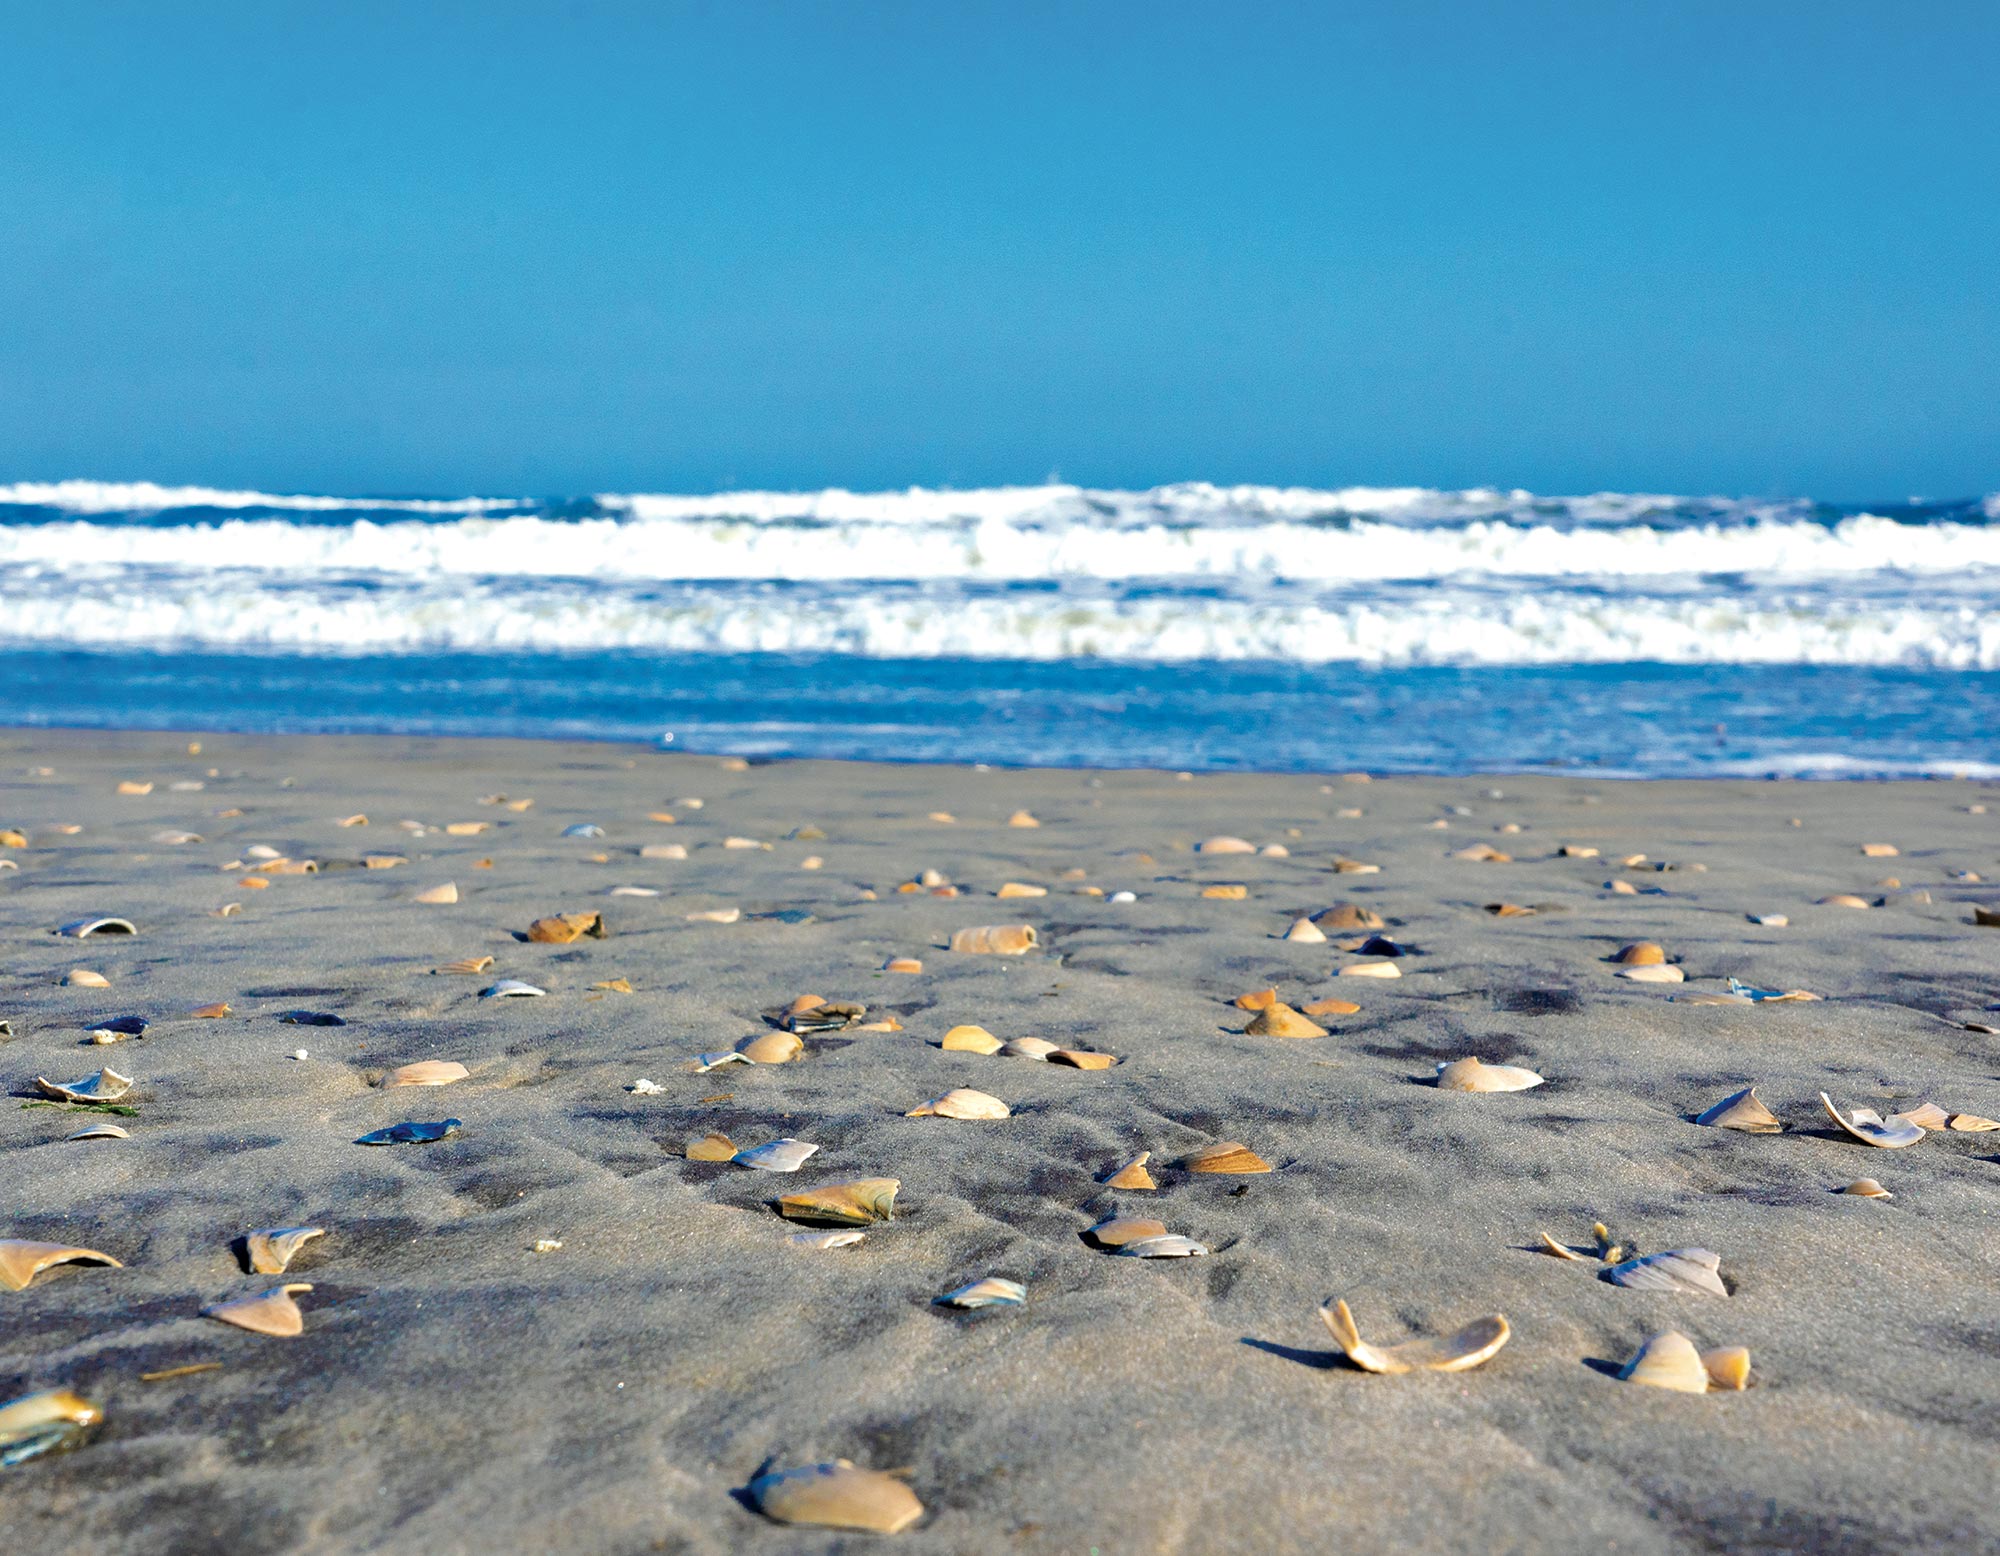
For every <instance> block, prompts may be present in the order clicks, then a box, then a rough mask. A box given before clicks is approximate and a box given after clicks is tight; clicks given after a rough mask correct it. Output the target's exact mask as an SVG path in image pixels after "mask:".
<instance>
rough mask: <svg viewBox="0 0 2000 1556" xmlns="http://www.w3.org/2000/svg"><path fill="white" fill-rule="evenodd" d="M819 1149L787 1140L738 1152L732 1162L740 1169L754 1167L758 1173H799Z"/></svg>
mask: <svg viewBox="0 0 2000 1556" xmlns="http://www.w3.org/2000/svg"><path fill="white" fill-rule="evenodd" d="M818 1149H819V1147H818V1146H816V1145H811V1144H808V1143H807V1142H806V1141H804V1140H793V1139H790V1138H787V1139H783V1140H772V1141H769V1142H768V1143H766V1144H764V1145H758V1146H752V1147H751V1148H750V1149H749V1150H747V1151H738V1152H737V1153H736V1155H735V1156H734V1157H732V1158H731V1160H732V1161H734V1162H735V1163H736V1165H737V1166H739V1167H754V1168H755V1169H756V1170H757V1171H758V1172H797V1171H798V1170H799V1169H800V1168H801V1167H803V1166H804V1165H805V1164H806V1158H807V1157H809V1156H811V1155H812V1154H813V1152H815V1151H817V1150H818Z"/></svg>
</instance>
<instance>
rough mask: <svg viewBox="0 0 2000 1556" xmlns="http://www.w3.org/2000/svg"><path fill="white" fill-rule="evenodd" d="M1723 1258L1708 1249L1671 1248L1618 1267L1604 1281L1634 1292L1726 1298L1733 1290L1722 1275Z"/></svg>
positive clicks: (1606, 1273)
mask: <svg viewBox="0 0 2000 1556" xmlns="http://www.w3.org/2000/svg"><path fill="white" fill-rule="evenodd" d="M1721 1268H1722V1258H1721V1256H1720V1255H1719V1254H1714V1253H1710V1252H1709V1251H1708V1250H1707V1249H1706V1248H1670V1249H1668V1250H1667V1251H1666V1252H1664V1253H1649V1254H1643V1255H1641V1256H1640V1257H1638V1258H1636V1259H1627V1260H1625V1261H1624V1262H1623V1263H1622V1264H1614V1265H1612V1266H1611V1268H1610V1269H1608V1270H1606V1271H1605V1272H1604V1278H1605V1279H1606V1280H1608V1281H1610V1282H1611V1284H1612V1285H1614V1286H1624V1287H1627V1288H1628V1289H1630V1290H1632V1291H1700V1292H1705V1293H1707V1294H1708V1295H1709V1296H1712V1297H1726V1296H1728V1295H1729V1288H1728V1287H1727V1286H1725V1285H1723V1284H1722V1276H1721V1274H1720V1273H1719V1272H1720V1270H1721Z"/></svg>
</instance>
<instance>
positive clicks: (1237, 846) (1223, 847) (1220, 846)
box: [1194, 837, 1257, 854]
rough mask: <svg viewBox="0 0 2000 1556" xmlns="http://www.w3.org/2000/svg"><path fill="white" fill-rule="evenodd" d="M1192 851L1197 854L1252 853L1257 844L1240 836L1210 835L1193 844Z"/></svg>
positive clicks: (1254, 851) (1255, 849)
mask: <svg viewBox="0 0 2000 1556" xmlns="http://www.w3.org/2000/svg"><path fill="white" fill-rule="evenodd" d="M1194 851H1195V852H1196V853H1198V854H1254V853H1256V852H1257V845H1256V844H1255V843H1248V842H1245V841H1244V840H1243V839H1242V838H1240V837H1211V838H1208V839H1206V840H1204V841H1203V842H1199V843H1197V844H1195V845H1194Z"/></svg>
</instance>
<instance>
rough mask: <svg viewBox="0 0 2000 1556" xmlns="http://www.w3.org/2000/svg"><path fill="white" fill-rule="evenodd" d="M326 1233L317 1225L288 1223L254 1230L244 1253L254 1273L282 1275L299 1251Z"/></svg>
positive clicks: (245, 1242)
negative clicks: (287, 1224) (291, 1224)
mask: <svg viewBox="0 0 2000 1556" xmlns="http://www.w3.org/2000/svg"><path fill="white" fill-rule="evenodd" d="M324 1236H326V1229H325V1228H324V1227H317V1226H286V1227H273V1228H268V1229H266V1230H264V1231H261V1232H252V1233H250V1234H249V1235H248V1236H247V1237H245V1238H244V1239H243V1254H244V1257H245V1259H246V1260H247V1261H248V1262H249V1265H250V1270H251V1273H252V1274H256V1275H282V1274H284V1273H285V1270H286V1269H287V1267H289V1266H290V1264H291V1262H292V1260H293V1259H294V1258H296V1257H297V1256H298V1251H299V1250H300V1249H301V1248H303V1247H305V1245H306V1244H307V1243H309V1242H311V1241H312V1240H313V1239H314V1238H315V1237H324Z"/></svg>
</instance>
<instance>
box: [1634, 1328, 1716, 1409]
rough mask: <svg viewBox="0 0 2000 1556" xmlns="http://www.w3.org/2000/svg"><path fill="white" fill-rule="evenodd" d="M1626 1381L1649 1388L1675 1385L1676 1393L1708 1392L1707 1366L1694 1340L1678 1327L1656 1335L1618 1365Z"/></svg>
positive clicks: (1667, 1387)
mask: <svg viewBox="0 0 2000 1556" xmlns="http://www.w3.org/2000/svg"><path fill="white" fill-rule="evenodd" d="M1618 1376H1619V1377H1620V1378H1622V1379H1624V1380H1625V1381H1626V1382H1627V1383H1644V1384H1646V1385H1647V1386H1648V1387H1650V1388H1656V1389H1672V1390H1673V1391H1674V1392H1675V1393H1677V1394H1706V1393H1707V1392H1708V1368H1707V1367H1706V1366H1704V1365H1703V1363H1702V1359H1701V1352H1700V1351H1698V1350H1696V1349H1695V1347H1694V1341H1692V1340H1690V1339H1689V1338H1688V1337H1687V1336H1686V1335H1684V1334H1682V1333H1681V1332H1680V1331H1679V1330H1678V1329H1669V1330H1666V1331H1665V1332H1663V1333H1661V1334H1656V1335H1653V1336H1652V1337H1651V1338H1650V1339H1648V1340H1647V1341H1646V1343H1645V1344H1643V1345H1641V1346H1640V1347H1639V1349H1638V1350H1637V1351H1635V1352H1633V1354H1632V1359H1631V1360H1630V1361H1628V1362H1626V1363H1625V1365H1624V1366H1622V1367H1620V1368H1619V1369H1618Z"/></svg>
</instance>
